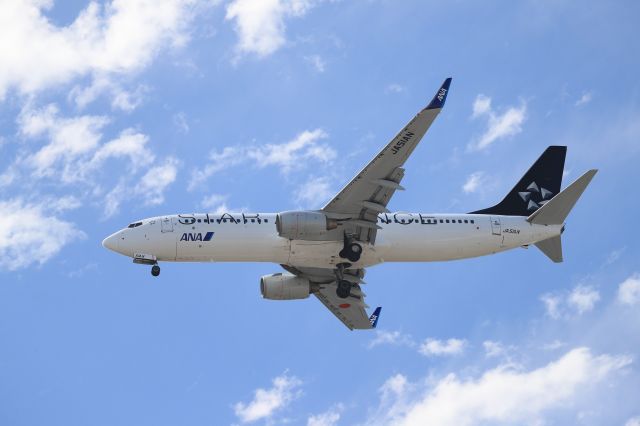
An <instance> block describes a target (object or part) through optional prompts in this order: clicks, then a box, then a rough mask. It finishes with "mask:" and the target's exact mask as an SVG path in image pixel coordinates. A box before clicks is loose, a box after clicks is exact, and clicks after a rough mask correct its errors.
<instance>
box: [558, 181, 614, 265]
mask: <svg viewBox="0 0 640 426" xmlns="http://www.w3.org/2000/svg"><path fill="white" fill-rule="evenodd" d="M563 177H564V176H563ZM626 249H627V247H626V246H625V247H621V248H619V249H616V250H613V251H611V253H609V255H608V256H607V259H606V260H605V261H604V264H605V265H612V264H614V263H615V262H617V261H618V260H619V259H620V258H621V257H622V255H623V254H624V252H625V250H626Z"/></svg>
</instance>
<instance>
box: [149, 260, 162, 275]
mask: <svg viewBox="0 0 640 426" xmlns="http://www.w3.org/2000/svg"><path fill="white" fill-rule="evenodd" d="M151 275H153V276H154V277H157V276H158V275H160V266H158V264H157V263H156V264H155V265H153V266H152V267H151Z"/></svg>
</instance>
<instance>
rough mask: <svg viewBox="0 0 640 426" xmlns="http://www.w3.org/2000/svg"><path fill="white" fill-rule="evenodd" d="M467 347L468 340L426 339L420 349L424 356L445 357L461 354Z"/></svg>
mask: <svg viewBox="0 0 640 426" xmlns="http://www.w3.org/2000/svg"><path fill="white" fill-rule="evenodd" d="M466 345H467V342H466V340H462V339H448V340H446V341H445V340H437V339H426V340H425V341H424V342H423V343H422V344H421V345H420V348H419V349H418V352H420V353H421V354H422V355H424V356H444V355H458V354H461V353H462V351H463V350H464V348H465V346H466Z"/></svg>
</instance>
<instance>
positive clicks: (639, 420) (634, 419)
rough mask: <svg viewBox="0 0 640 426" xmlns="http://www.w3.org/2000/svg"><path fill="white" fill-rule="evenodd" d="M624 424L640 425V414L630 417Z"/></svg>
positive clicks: (626, 425)
mask: <svg viewBox="0 0 640 426" xmlns="http://www.w3.org/2000/svg"><path fill="white" fill-rule="evenodd" d="M624 426H640V416H638V417H632V418H630V419H629V420H627V421H626V422H625V424H624Z"/></svg>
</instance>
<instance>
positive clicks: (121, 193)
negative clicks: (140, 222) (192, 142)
mask: <svg viewBox="0 0 640 426" xmlns="http://www.w3.org/2000/svg"><path fill="white" fill-rule="evenodd" d="M179 166H180V162H179V161H178V160H177V159H175V158H173V157H169V158H167V159H166V160H165V161H164V163H163V164H160V165H158V166H154V167H151V168H150V169H148V170H147V171H146V173H145V174H144V175H143V176H141V177H136V179H135V183H132V182H131V181H130V180H128V179H126V178H122V179H120V182H119V183H118V184H117V185H116V186H115V187H113V189H111V191H109V192H108V193H107V194H106V195H105V196H104V197H103V205H104V209H103V215H104V217H105V218H109V217H111V216H113V215H114V214H116V213H117V212H118V211H119V209H120V205H121V204H122V203H123V202H124V201H126V200H130V199H132V198H136V199H141V200H142V202H143V204H145V205H147V206H155V205H159V204H162V203H164V192H165V191H166V190H167V188H168V187H169V186H170V185H171V184H172V183H173V182H175V180H176V177H177V175H178V167H179Z"/></svg>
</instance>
